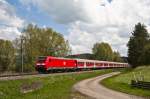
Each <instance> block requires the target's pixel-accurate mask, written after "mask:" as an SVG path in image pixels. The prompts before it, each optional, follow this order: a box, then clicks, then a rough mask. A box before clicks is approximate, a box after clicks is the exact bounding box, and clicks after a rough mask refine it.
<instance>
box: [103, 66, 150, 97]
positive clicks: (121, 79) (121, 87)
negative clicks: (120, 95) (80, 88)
mask: <svg viewBox="0 0 150 99" xmlns="http://www.w3.org/2000/svg"><path fill="white" fill-rule="evenodd" d="M140 72H141V73H140ZM140 74H141V75H142V76H144V81H149V82H150V66H142V67H138V68H136V69H134V70H128V71H124V72H123V73H121V74H120V75H117V76H113V77H111V78H107V79H104V80H103V81H102V82H101V83H102V84H103V85H104V86H106V87H108V88H110V89H114V90H117V91H121V92H124V93H128V94H133V95H138V96H145V97H146V96H150V90H146V89H139V88H133V87H131V86H130V83H131V80H132V79H135V76H136V78H139V79H141V78H142V76H140ZM134 75H135V76H134ZM140 77H141V78H140Z"/></svg>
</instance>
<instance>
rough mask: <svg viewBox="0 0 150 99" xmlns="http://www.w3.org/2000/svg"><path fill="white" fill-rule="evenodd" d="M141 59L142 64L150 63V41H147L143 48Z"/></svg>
mask: <svg viewBox="0 0 150 99" xmlns="http://www.w3.org/2000/svg"><path fill="white" fill-rule="evenodd" d="M141 58H143V59H141V60H143V61H142V62H143V64H144V65H150V43H148V44H147V45H146V46H145V47H144V50H143V53H142V55H141Z"/></svg>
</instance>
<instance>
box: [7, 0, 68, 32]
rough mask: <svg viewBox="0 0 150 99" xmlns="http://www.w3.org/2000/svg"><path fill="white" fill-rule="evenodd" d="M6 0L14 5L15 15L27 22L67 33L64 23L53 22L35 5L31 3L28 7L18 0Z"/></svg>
mask: <svg viewBox="0 0 150 99" xmlns="http://www.w3.org/2000/svg"><path fill="white" fill-rule="evenodd" d="M7 1H8V3H10V4H11V5H13V6H14V7H15V9H16V13H17V15H18V16H19V17H20V18H22V19H24V20H25V21H26V23H27V24H28V23H35V24H37V25H38V26H40V27H43V26H46V27H51V28H53V29H54V30H56V31H58V32H60V33H62V34H67V31H66V30H67V29H66V28H67V26H66V25H64V24H58V23H56V22H54V21H53V20H52V19H51V18H50V17H49V16H48V15H47V14H46V13H44V12H42V11H39V9H38V8H37V7H35V6H32V5H31V6H30V7H27V6H25V5H23V4H22V3H21V2H20V1H19V0H7Z"/></svg>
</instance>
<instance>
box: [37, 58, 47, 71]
mask: <svg viewBox="0 0 150 99" xmlns="http://www.w3.org/2000/svg"><path fill="white" fill-rule="evenodd" d="M46 60H47V57H46V56H39V57H38V58H37V61H36V66H35V69H36V70H37V71H38V72H45V71H46Z"/></svg>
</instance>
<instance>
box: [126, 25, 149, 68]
mask: <svg viewBox="0 0 150 99" xmlns="http://www.w3.org/2000/svg"><path fill="white" fill-rule="evenodd" d="M127 46H128V60H129V63H130V64H131V66H132V67H137V66H142V65H150V35H149V33H148V31H147V29H146V26H145V25H144V24H141V23H138V24H136V25H135V28H134V31H133V32H132V36H131V37H130V40H129V42H128V44H127Z"/></svg>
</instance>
